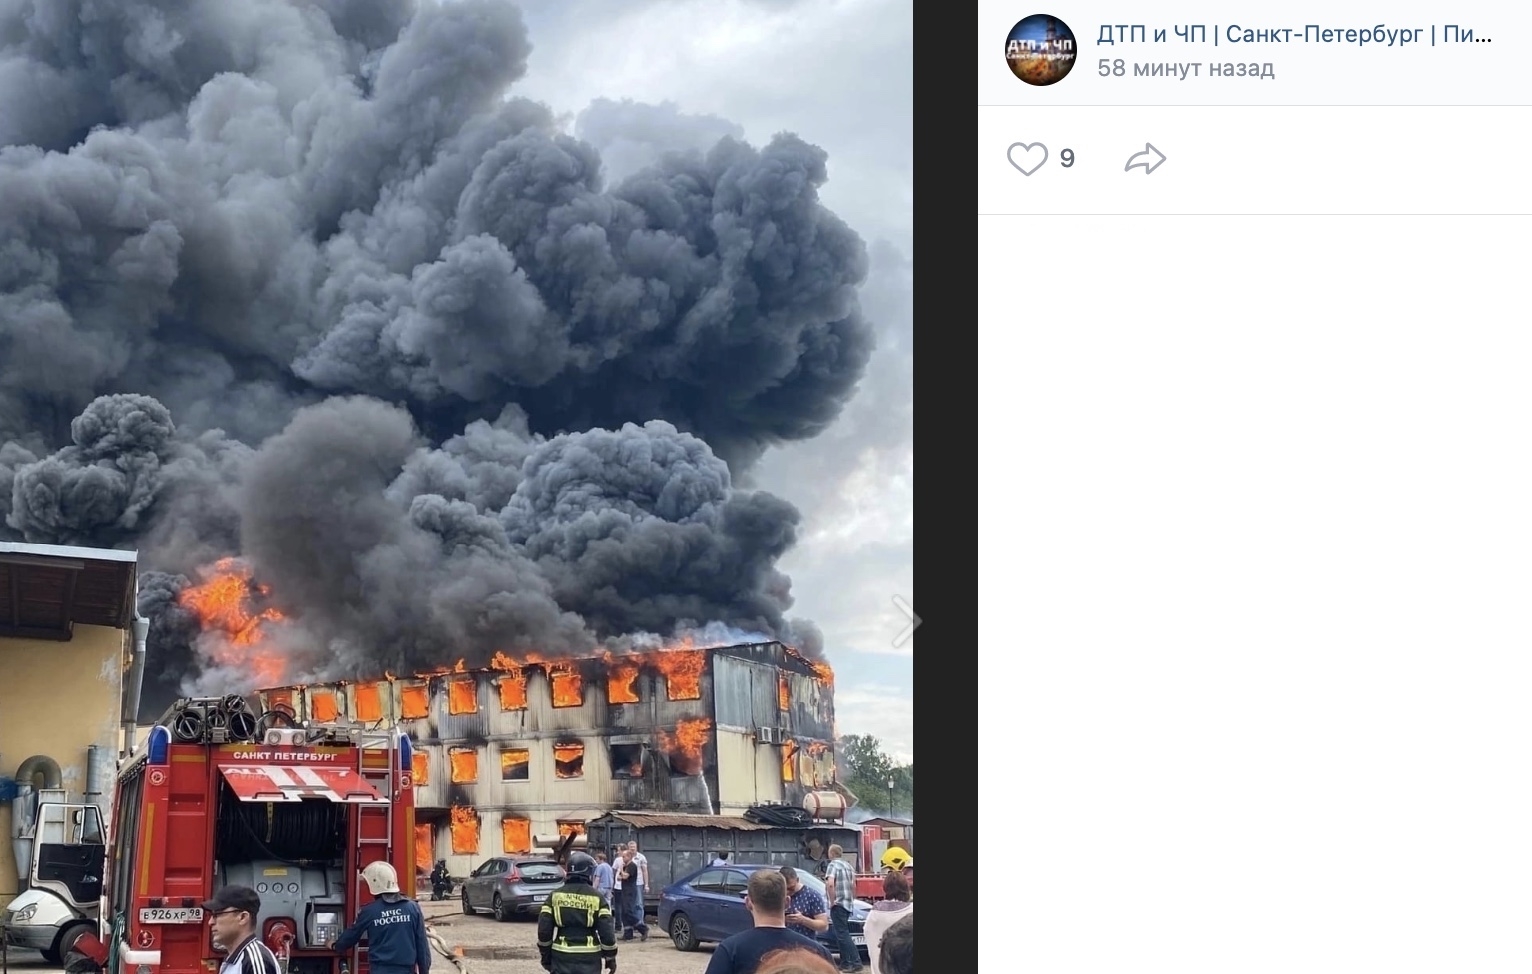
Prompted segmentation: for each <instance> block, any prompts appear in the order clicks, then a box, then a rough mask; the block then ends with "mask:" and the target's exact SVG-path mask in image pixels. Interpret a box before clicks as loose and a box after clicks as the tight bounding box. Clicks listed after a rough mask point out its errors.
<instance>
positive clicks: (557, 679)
mask: <svg viewBox="0 0 1532 974" xmlns="http://www.w3.org/2000/svg"><path fill="white" fill-rule="evenodd" d="M548 680H549V682H550V683H552V685H553V705H554V706H555V707H578V706H580V704H582V703H584V702H585V683H584V681H583V680H582V679H580V671H579V670H576V669H575V668H574V667H572V666H570V665H569V664H567V663H550V664H549V665H548Z"/></svg>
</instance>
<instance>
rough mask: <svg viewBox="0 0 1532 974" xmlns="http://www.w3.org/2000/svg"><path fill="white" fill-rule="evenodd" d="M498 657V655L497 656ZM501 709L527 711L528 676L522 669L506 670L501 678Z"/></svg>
mask: <svg viewBox="0 0 1532 974" xmlns="http://www.w3.org/2000/svg"><path fill="white" fill-rule="evenodd" d="M496 655H498V654H496ZM499 683H500V709H501V710H526V709H527V674H526V672H525V671H523V670H521V669H519V668H518V669H514V670H506V672H505V675H504V676H502V677H500V680H499Z"/></svg>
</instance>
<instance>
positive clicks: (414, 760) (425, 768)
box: [410, 751, 431, 788]
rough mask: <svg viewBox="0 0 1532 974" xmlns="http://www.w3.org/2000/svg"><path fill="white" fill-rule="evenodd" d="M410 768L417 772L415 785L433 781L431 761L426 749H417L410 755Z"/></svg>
mask: <svg viewBox="0 0 1532 974" xmlns="http://www.w3.org/2000/svg"><path fill="white" fill-rule="evenodd" d="M410 770H411V771H413V772H414V773H415V786H416V787H417V788H418V787H419V786H421V785H424V784H429V783H430V781H431V761H430V757H429V755H427V754H426V752H424V751H416V752H415V753H414V754H411V755H410Z"/></svg>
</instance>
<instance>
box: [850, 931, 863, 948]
mask: <svg viewBox="0 0 1532 974" xmlns="http://www.w3.org/2000/svg"><path fill="white" fill-rule="evenodd" d="M851 942H852V943H854V944H856V945H857V946H858V947H865V946H867V936H866V935H865V934H860V933H854V934H852V935H851Z"/></svg>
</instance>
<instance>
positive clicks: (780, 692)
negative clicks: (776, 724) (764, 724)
mask: <svg viewBox="0 0 1532 974" xmlns="http://www.w3.org/2000/svg"><path fill="white" fill-rule="evenodd" d="M791 700H792V698H791V697H790V696H789V695H788V692H787V674H786V673H784V672H782V671H781V670H778V671H777V709H778V710H782V711H785V710H787V709H788V704H789V703H790V702H791Z"/></svg>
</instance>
